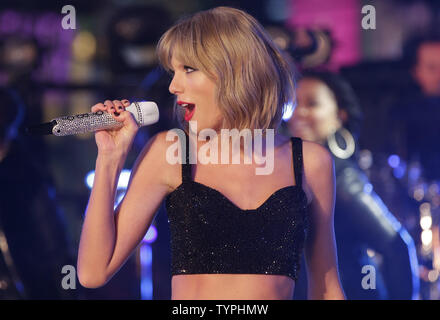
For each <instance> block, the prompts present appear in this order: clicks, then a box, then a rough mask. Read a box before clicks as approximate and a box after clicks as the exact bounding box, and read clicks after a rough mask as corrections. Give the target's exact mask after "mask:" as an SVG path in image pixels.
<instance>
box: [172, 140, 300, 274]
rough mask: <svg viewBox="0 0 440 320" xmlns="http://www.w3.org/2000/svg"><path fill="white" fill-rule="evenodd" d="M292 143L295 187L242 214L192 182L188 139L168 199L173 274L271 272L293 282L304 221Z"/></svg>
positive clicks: (296, 150) (294, 142) (297, 143)
mask: <svg viewBox="0 0 440 320" xmlns="http://www.w3.org/2000/svg"><path fill="white" fill-rule="evenodd" d="M291 141H292V153H293V159H294V160H293V169H294V174H295V181H296V185H291V186H287V187H284V188H281V189H279V190H277V191H275V192H274V193H273V194H272V195H271V196H270V197H269V198H268V199H267V200H266V201H265V202H264V203H263V204H262V205H261V206H260V207H258V208H257V209H252V210H243V209H240V208H238V207H237V206H236V205H235V204H233V203H232V202H231V201H230V200H229V199H228V198H226V197H225V196H224V195H223V194H222V193H220V192H219V191H217V190H215V189H213V188H210V187H208V186H206V185H204V184H201V183H198V182H196V181H193V180H192V172H191V171H192V170H191V164H190V163H189V151H188V145H189V138H188V135H186V162H184V163H183V164H182V184H180V185H179V186H178V187H177V188H176V189H175V190H173V191H172V192H171V193H170V194H169V195H168V196H167V197H166V209H167V215H168V221H169V226H170V242H171V273H172V275H178V274H203V273H208V274H211V273H229V274H272V275H286V276H288V277H291V278H293V279H294V280H296V279H297V276H298V274H299V267H300V259H301V254H302V249H303V245H304V241H305V236H306V230H307V220H308V219H307V197H306V194H305V192H304V191H303V189H302V187H301V180H302V179H301V178H302V168H303V160H302V141H301V139H300V138H296V137H292V138H291ZM182 150H185V148H183V149H182ZM184 155H185V153H184Z"/></svg>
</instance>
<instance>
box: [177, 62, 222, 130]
mask: <svg viewBox="0 0 440 320" xmlns="http://www.w3.org/2000/svg"><path fill="white" fill-rule="evenodd" d="M171 66H172V69H173V71H174V76H173V79H172V81H171V83H170V86H169V91H170V92H171V93H172V94H174V95H176V98H177V103H178V104H179V105H180V106H181V107H182V108H183V109H184V110H185V121H196V122H197V133H198V132H200V130H203V129H206V128H211V129H214V130H216V131H217V130H218V129H219V128H220V126H221V124H222V119H223V117H222V114H221V113H220V109H219V108H218V105H217V101H216V89H217V85H216V83H215V82H214V81H213V80H212V79H210V78H209V77H208V76H207V75H206V74H204V73H203V72H202V71H200V70H197V69H195V68H194V67H193V66H187V65H184V64H183V63H182V62H181V61H179V60H177V59H176V58H175V57H174V55H173V57H172V59H171ZM185 104H188V105H186V106H185ZM190 130H191V127H190Z"/></svg>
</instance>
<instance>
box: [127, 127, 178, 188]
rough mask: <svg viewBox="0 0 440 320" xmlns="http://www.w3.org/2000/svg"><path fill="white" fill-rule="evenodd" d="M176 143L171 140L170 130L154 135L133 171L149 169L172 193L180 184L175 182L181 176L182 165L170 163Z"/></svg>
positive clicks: (141, 153)
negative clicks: (179, 173) (143, 168)
mask: <svg viewBox="0 0 440 320" xmlns="http://www.w3.org/2000/svg"><path fill="white" fill-rule="evenodd" d="M176 141H177V140H176V139H171V138H170V135H169V131H168V130H167V131H160V132H158V133H156V134H155V135H153V136H152V137H151V138H150V140H149V141H148V143H147V144H146V145H145V146H144V147H143V149H142V151H141V152H140V154H139V156H138V158H137V160H136V163H135V165H134V168H133V170H137V169H139V168H142V167H145V168H147V167H148V168H149V170H153V171H154V172H155V174H156V176H157V177H160V178H161V182H162V183H163V184H165V185H167V186H168V187H169V189H170V191H171V190H172V189H174V188H175V186H176V184H178V183H179V182H178V181H175V180H176V176H180V175H178V174H177V173H178V171H179V170H180V165H178V164H177V165H176V164H175V163H173V162H172V161H170V160H169V159H168V158H167V156H168V155H169V154H170V150H172V149H171V148H172V147H173V145H175V144H176Z"/></svg>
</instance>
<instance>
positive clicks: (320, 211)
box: [303, 141, 345, 300]
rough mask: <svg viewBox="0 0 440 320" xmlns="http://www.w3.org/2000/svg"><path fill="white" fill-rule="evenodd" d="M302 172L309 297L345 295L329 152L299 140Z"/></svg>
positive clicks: (337, 297)
mask: <svg viewBox="0 0 440 320" xmlns="http://www.w3.org/2000/svg"><path fill="white" fill-rule="evenodd" d="M303 155H304V156H303V158H304V176H305V180H304V181H305V182H306V183H305V184H304V187H305V188H307V189H308V190H307V191H308V193H309V194H311V196H312V200H311V203H310V211H309V231H308V234H307V238H306V244H305V260H306V267H307V274H308V298H309V299H313V300H315V299H345V295H344V292H343V290H342V287H341V282H340V280H339V274H338V264H337V253H336V243H335V234H334V227H333V217H334V206H335V174H334V163H333V158H332V156H331V154H330V153H329V152H328V151H327V150H326V149H325V148H324V147H322V146H320V145H319V144H316V143H313V142H308V141H303Z"/></svg>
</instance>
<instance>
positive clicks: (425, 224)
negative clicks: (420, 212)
mask: <svg viewBox="0 0 440 320" xmlns="http://www.w3.org/2000/svg"><path fill="white" fill-rule="evenodd" d="M431 226H432V218H431V217H430V216H424V217H421V218H420V227H422V229H423V230H428V229H429V228H431Z"/></svg>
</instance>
